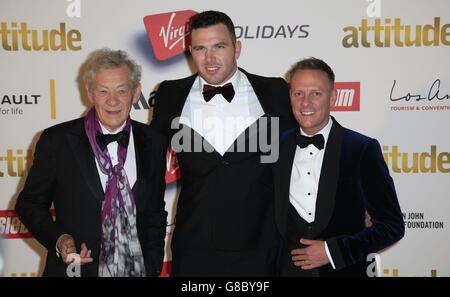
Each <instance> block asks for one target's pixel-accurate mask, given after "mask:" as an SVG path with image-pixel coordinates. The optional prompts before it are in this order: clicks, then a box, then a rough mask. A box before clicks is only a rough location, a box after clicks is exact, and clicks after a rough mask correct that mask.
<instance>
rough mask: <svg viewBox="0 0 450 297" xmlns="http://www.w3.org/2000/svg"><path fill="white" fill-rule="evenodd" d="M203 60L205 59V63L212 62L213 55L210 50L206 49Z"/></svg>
mask: <svg viewBox="0 0 450 297" xmlns="http://www.w3.org/2000/svg"><path fill="white" fill-rule="evenodd" d="M205 59H206V61H207V62H210V61H212V60H213V59H214V55H213V52H212V50H209V49H207V50H206V51H205Z"/></svg>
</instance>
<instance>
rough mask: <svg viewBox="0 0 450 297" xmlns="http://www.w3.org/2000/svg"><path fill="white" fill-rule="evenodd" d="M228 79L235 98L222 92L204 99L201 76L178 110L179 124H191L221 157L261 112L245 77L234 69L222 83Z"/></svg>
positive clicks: (203, 82)
mask: <svg viewBox="0 0 450 297" xmlns="http://www.w3.org/2000/svg"><path fill="white" fill-rule="evenodd" d="M229 82H231V83H232V84H233V88H234V91H235V95H234V98H233V100H232V101H231V102H228V101H227V100H226V99H225V98H224V97H223V96H222V95H221V94H217V95H215V96H214V97H213V98H212V99H211V100H210V101H208V102H206V101H205V100H204V99H203V94H202V90H203V85H204V84H207V83H206V82H205V81H204V80H203V78H201V77H200V76H198V77H197V79H196V80H195V82H194V84H193V86H192V88H191V91H190V92H189V95H188V97H187V99H186V102H185V104H184V106H183V110H182V112H181V117H180V124H184V125H187V126H189V127H191V128H192V129H193V130H194V131H195V132H197V133H198V134H200V135H201V136H202V137H203V138H204V139H205V140H206V141H208V143H209V144H211V145H212V147H213V148H214V149H215V150H216V151H217V152H218V153H219V154H221V155H222V156H223V155H224V154H225V152H226V151H227V150H228V149H229V148H230V146H231V145H232V144H233V143H234V141H235V140H236V139H237V138H238V136H239V135H241V134H242V132H244V131H245V130H246V129H247V128H248V127H249V126H250V125H252V124H253V123H254V122H256V121H257V120H258V119H259V118H260V117H261V116H263V115H264V110H263V109H262V107H261V104H260V103H259V100H258V98H257V97H256V94H255V91H254V90H253V87H252V86H251V84H250V82H249V81H248V78H247V76H246V75H245V74H244V73H242V72H241V71H239V70H237V71H236V72H235V73H234V74H233V76H232V77H231V78H230V79H229V80H228V81H226V82H224V83H223V84H221V86H223V85H225V84H227V83H229Z"/></svg>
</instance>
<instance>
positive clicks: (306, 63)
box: [289, 57, 334, 85]
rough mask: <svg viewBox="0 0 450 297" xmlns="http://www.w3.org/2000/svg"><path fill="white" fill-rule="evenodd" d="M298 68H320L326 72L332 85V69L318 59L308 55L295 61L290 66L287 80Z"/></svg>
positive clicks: (290, 78)
mask: <svg viewBox="0 0 450 297" xmlns="http://www.w3.org/2000/svg"><path fill="white" fill-rule="evenodd" d="M300 70H322V71H323V72H325V73H326V74H327V77H328V80H329V81H330V83H331V84H332V85H334V72H333V69H331V67H330V66H329V65H328V64H327V63H325V62H324V61H322V60H320V59H317V58H314V57H310V58H306V59H303V60H301V61H299V62H297V63H296V64H295V65H294V66H292V68H291V70H289V80H292V77H293V76H294V75H295V74H296V73H297V72H298V71H300Z"/></svg>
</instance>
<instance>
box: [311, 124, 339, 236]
mask: <svg viewBox="0 0 450 297" xmlns="http://www.w3.org/2000/svg"><path fill="white" fill-rule="evenodd" d="M332 120H333V126H332V127H331V131H330V135H329V136H328V141H327V147H326V150H325V155H324V157H323V163H322V171H321V173H320V179H319V188H318V193H317V200H316V222H315V223H316V228H315V230H316V233H315V234H314V236H317V235H318V234H319V233H320V232H321V231H322V230H324V229H325V228H326V226H327V225H328V222H329V221H330V219H331V215H332V213H333V210H334V203H335V198H336V190H337V184H338V179H339V170H340V168H339V166H340V159H341V147H342V138H343V134H344V129H343V128H342V126H341V125H339V123H338V122H336V120H334V118H333V117H332Z"/></svg>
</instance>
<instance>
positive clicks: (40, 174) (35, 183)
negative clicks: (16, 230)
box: [15, 130, 61, 252]
mask: <svg viewBox="0 0 450 297" xmlns="http://www.w3.org/2000/svg"><path fill="white" fill-rule="evenodd" d="M57 149H58V148H57V144H55V143H53V141H52V136H51V135H50V133H49V132H48V131H47V130H45V131H44V132H43V133H42V135H41V137H40V139H39V141H38V143H37V144H36V150H35V153H34V159H33V165H32V166H31V169H30V172H29V175H28V177H27V180H26V182H25V185H24V188H23V190H22V191H21V193H20V194H19V196H18V198H17V201H16V206H15V210H16V212H17V214H18V216H19V219H20V220H21V221H22V223H23V224H24V225H25V226H26V227H27V228H28V230H29V231H30V232H31V233H32V234H33V236H34V237H35V238H36V239H37V240H38V241H39V242H40V243H41V244H42V245H43V246H45V247H46V248H47V250H49V251H53V250H55V245H56V240H57V239H58V237H59V236H60V235H61V233H60V232H58V230H57V227H56V223H55V222H54V221H53V218H52V215H51V213H50V210H49V209H50V206H51V204H52V202H53V191H54V187H55V180H56V156H55V155H56V153H55V150H57ZM55 252H56V251H55Z"/></svg>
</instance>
